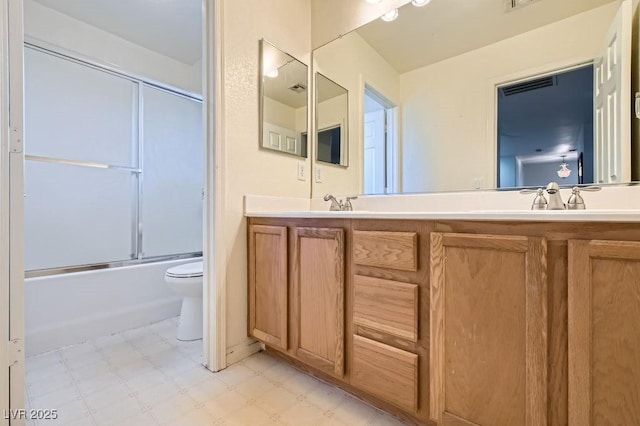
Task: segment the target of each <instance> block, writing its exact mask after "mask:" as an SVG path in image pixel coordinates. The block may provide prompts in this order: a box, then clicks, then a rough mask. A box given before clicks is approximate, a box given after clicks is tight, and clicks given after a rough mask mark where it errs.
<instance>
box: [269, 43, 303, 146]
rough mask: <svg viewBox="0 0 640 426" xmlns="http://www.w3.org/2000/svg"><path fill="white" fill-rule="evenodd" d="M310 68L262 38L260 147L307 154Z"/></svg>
mask: <svg viewBox="0 0 640 426" xmlns="http://www.w3.org/2000/svg"><path fill="white" fill-rule="evenodd" d="M307 79H308V68H307V66H306V65H305V64H303V63H302V62H300V61H299V60H297V59H296V58H294V57H293V56H291V55H289V54H287V53H285V52H283V51H281V50H280V49H278V48H277V47H275V46H273V45H272V44H270V43H269V42H267V41H266V40H260V135H261V138H260V147H261V148H263V149H269V150H273V151H278V152H282V153H285V154H289V155H295V156H299V157H305V158H306V157H307V133H308V129H307V103H308V97H309V94H308V89H307V88H308V86H309V85H308V83H307Z"/></svg>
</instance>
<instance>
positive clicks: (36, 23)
mask: <svg viewBox="0 0 640 426" xmlns="http://www.w3.org/2000/svg"><path fill="white" fill-rule="evenodd" d="M24 7H25V19H24V22H25V37H26V39H27V41H29V40H33V41H36V42H37V41H41V42H45V43H48V44H51V45H54V46H58V47H62V48H64V49H67V50H69V51H72V52H75V53H78V54H80V55H81V56H82V57H85V58H88V59H92V60H95V61H97V62H100V63H102V64H105V65H108V66H110V67H112V68H114V69H118V70H121V71H124V72H128V73H132V74H136V75H139V76H144V77H147V78H149V79H152V80H155V81H158V82H162V83H165V84H168V85H171V86H174V87H177V88H180V89H183V90H186V91H188V92H192V93H198V94H199V93H202V61H198V62H197V63H195V64H194V65H189V64H184V63H182V62H179V61H177V60H175V59H172V58H169V57H167V56H164V55H161V54H159V53H156V52H154V51H152V50H149V49H146V48H144V47H142V46H139V45H137V44H134V43H131V42H129V41H126V40H124V39H122V38H120V37H117V36H115V35H113V34H111V33H108V32H106V31H103V30H101V29H98V28H96V27H93V26H91V25H88V24H85V23H84V22H81V21H79V20H77V19H74V18H71V17H69V16H67V15H64V14H62V13H60V12H57V11H55V10H53V9H50V8H47V7H45V6H42V5H40V4H39V3H36V2H34V1H33V0H25V2H24Z"/></svg>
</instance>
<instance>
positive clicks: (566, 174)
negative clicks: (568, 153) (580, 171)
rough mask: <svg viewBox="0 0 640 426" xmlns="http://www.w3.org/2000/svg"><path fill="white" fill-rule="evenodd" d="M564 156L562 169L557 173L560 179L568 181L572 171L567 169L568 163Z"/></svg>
mask: <svg viewBox="0 0 640 426" xmlns="http://www.w3.org/2000/svg"><path fill="white" fill-rule="evenodd" d="M564 157H565V156H564V155H563V156H562V164H560V169H559V170H558V171H557V173H558V177H559V178H562V179H566V178H568V177H569V175H571V169H569V167H567V162H566V161H564Z"/></svg>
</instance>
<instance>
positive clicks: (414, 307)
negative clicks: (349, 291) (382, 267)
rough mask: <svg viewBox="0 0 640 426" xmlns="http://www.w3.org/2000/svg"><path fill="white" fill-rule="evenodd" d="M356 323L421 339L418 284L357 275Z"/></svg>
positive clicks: (354, 294)
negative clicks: (419, 331) (419, 336)
mask: <svg viewBox="0 0 640 426" xmlns="http://www.w3.org/2000/svg"><path fill="white" fill-rule="evenodd" d="M353 323H354V324H356V325H361V326H363V327H368V328H371V329H374V330H377V331H381V332H383V333H387V334H390V335H392V336H396V337H400V338H403V339H407V340H409V341H411V342H417V341H418V286H417V285H416V284H408V283H401V282H397V281H389V280H383V279H379V278H371V277H365V276H362V275H356V276H355V277H354V289H353Z"/></svg>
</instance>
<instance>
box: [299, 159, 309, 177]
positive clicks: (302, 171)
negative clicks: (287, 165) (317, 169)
mask: <svg viewBox="0 0 640 426" xmlns="http://www.w3.org/2000/svg"><path fill="white" fill-rule="evenodd" d="M298 180H302V181H306V180H307V164H306V163H305V162H303V161H299V162H298Z"/></svg>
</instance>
